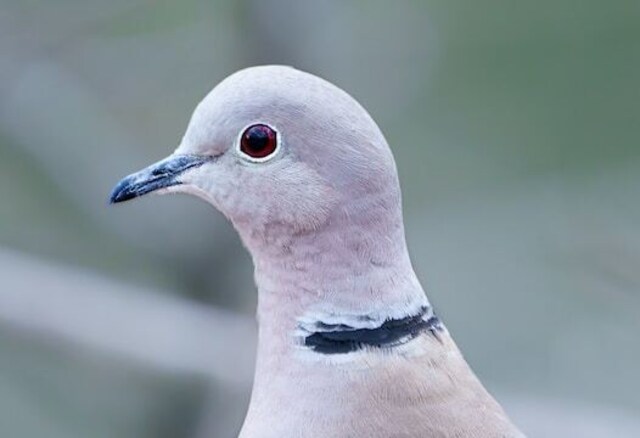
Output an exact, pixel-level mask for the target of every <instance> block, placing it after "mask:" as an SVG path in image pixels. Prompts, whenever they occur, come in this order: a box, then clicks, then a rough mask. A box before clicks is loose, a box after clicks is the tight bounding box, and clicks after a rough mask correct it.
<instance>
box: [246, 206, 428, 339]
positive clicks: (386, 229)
mask: <svg viewBox="0 0 640 438" xmlns="http://www.w3.org/2000/svg"><path fill="white" fill-rule="evenodd" d="M386 217H387V219H388V220H386V221H382V220H379V219H378V220H373V221H369V222H368V223H362V222H359V221H357V220H355V219H354V218H353V216H350V215H341V216H340V217H334V218H332V220H331V221H330V222H329V223H328V224H327V225H326V226H324V227H322V228H320V229H316V230H313V231H312V232H307V233H299V234H295V235H293V234H288V233H284V232H281V231H282V230H277V229H272V230H271V231H272V233H271V235H270V236H268V239H265V240H262V241H260V242H259V244H256V243H255V242H252V245H251V246H250V250H251V253H252V256H253V259H254V264H255V276H256V282H257V285H258V290H259V295H258V320H259V326H260V343H261V347H265V348H266V349H268V350H269V351H274V349H277V350H282V349H293V348H295V347H296V346H299V345H300V344H301V343H302V344H304V336H305V334H306V335H309V334H313V328H314V327H328V326H333V327H347V328H348V329H350V330H351V329H352V330H360V329H377V328H383V325H384V324H385V323H386V322H389V321H406V322H407V323H409V324H410V323H417V324H424V323H425V321H427V320H428V319H429V317H430V316H431V315H432V314H431V309H430V307H429V302H428V300H427V298H426V296H425V294H424V291H423V289H422V287H421V285H420V283H419V281H418V279H417V277H416V275H415V273H414V270H413V268H412V266H411V262H410V259H409V255H408V251H407V247H406V243H405V237H404V228H403V225H402V217H401V215H400V213H398V215H397V216H392V217H389V216H388V215H387V216H386ZM279 231H280V232H279ZM248 246H249V245H248ZM403 330H405V331H408V332H411V331H412V330H413V327H410V326H407V327H403ZM399 337H403V335H402V333H400V334H399ZM265 343H269V344H272V345H269V346H268V347H266V346H265V345H264V344H265Z"/></svg>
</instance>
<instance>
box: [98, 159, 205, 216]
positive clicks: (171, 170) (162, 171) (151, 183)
mask: <svg viewBox="0 0 640 438" xmlns="http://www.w3.org/2000/svg"><path fill="white" fill-rule="evenodd" d="M210 160H211V157H202V156H198V155H172V156H170V157H169V158H166V159H164V160H162V161H160V162H158V163H156V164H153V165H151V166H149V167H147V168H146V169H144V170H141V171H140V172H137V173H134V174H132V175H129V176H128V177H126V178H124V179H123V180H122V181H120V182H119V183H118V185H116V186H115V188H114V189H113V191H112V192H111V197H110V201H111V203H112V204H117V203H118V202H124V201H128V200H130V199H133V198H138V197H140V196H143V195H146V194H147V193H151V192H155V191H156V190H160V189H165V188H167V187H172V186H176V185H180V184H182V182H181V181H180V180H179V179H178V176H180V174H182V173H183V172H184V171H185V170H188V169H193V168H195V167H200V166H202V165H203V164H204V163H206V162H208V161H210Z"/></svg>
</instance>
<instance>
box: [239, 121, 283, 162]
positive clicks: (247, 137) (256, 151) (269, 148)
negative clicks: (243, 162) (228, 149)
mask: <svg viewBox="0 0 640 438" xmlns="http://www.w3.org/2000/svg"><path fill="white" fill-rule="evenodd" d="M277 147H278V138H277V134H276V131H274V130H273V129H272V128H271V127H270V126H267V125H263V124H258V125H251V126H249V127H248V128H247V129H245V130H244V132H243V133H242V137H240V151H241V152H243V153H244V154H246V155H248V156H249V157H251V158H254V159H257V160H261V159H263V158H267V157H268V156H269V155H271V154H273V153H274V152H275V150H276V149H277Z"/></svg>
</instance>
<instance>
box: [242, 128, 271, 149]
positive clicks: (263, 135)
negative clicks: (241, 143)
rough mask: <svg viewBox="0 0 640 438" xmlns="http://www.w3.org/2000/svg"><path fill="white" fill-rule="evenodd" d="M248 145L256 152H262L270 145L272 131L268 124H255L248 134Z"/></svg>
mask: <svg viewBox="0 0 640 438" xmlns="http://www.w3.org/2000/svg"><path fill="white" fill-rule="evenodd" d="M246 138H247V142H246V143H247V146H248V147H250V148H251V149H253V150H254V151H255V152H260V151H262V150H263V149H265V148H266V147H268V146H269V142H270V141H271V133H270V132H269V128H267V127H266V126H254V127H253V128H251V129H249V131H248V132H247V134H246Z"/></svg>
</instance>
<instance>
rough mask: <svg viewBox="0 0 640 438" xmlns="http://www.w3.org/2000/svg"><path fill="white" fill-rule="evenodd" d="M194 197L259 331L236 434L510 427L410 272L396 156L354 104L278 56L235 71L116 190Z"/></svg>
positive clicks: (455, 433) (428, 433)
mask: <svg viewBox="0 0 640 438" xmlns="http://www.w3.org/2000/svg"><path fill="white" fill-rule="evenodd" d="M151 192H154V193H175V192H183V193H190V194H193V195H196V196H198V197H200V198H202V199H204V200H205V201H207V202H209V203H210V204H212V205H213V206H215V207H216V208H217V209H218V210H220V211H221V212H222V213H223V214H224V215H225V216H226V217H227V218H228V219H229V220H230V221H231V222H232V223H233V225H234V227H235V228H236V230H237V231H238V233H239V234H240V237H241V239H242V241H243V243H244V245H245V246H246V247H247V248H248V250H249V252H250V253H251V256H252V258H253V263H254V265H255V280H256V283H257V286H258V292H259V293H258V297H259V298H258V310H257V316H258V321H259V341H258V354H257V363H256V371H255V380H254V386H253V391H252V395H251V402H250V404H249V410H248V413H247V417H246V419H245V422H244V425H243V427H242V430H241V432H240V436H241V437H243V438H263V437H264V438H270V437H274V438H275V437H277V438H282V437H295V438H298V437H310V438H319V437H372V438H376V437H380V438H382V437H447V438H449V437H476V438H480V437H482V438H486V437H492V438H493V437H521V436H523V435H522V433H521V432H520V431H519V430H518V429H517V428H516V427H515V426H514V425H513V424H512V423H511V422H510V420H509V419H508V417H507V416H506V414H505V413H504V411H503V410H502V408H501V407H500V405H499V404H498V403H497V402H496V401H495V400H494V399H493V398H492V397H491V395H490V394H489V393H488V392H487V391H486V390H485V389H484V387H483V386H482V384H481V383H480V382H479V381H478V379H477V378H476V376H475V375H474V374H473V372H472V371H471V369H470V368H469V366H468V365H467V363H466V362H465V360H464V359H463V357H462V355H461V354H460V352H459V350H458V348H457V347H456V345H455V343H454V342H453V340H452V339H451V337H450V336H449V333H448V331H447V329H446V328H445V326H444V325H443V324H442V323H441V321H440V320H439V319H438V317H437V316H436V315H435V314H434V312H433V309H432V307H431V305H430V304H429V301H428V300H427V298H426V295H425V293H424V291H423V289H422V287H421V285H420V283H419V281H418V279H417V277H416V275H415V273H414V271H413V268H412V266H411V261H410V259H409V254H408V251H407V246H406V242H405V236H404V225H403V220H402V209H401V199H400V198H401V196H400V186H399V182H398V176H397V171H396V166H395V162H394V159H393V155H392V154H391V151H390V149H389V146H388V145H387V142H386V140H385V138H384V136H383V135H382V133H381V132H380V130H379V128H378V126H377V125H376V123H375V122H374V121H373V120H372V118H371V117H370V116H369V114H368V113H367V112H366V110H365V109H364V108H362V107H361V106H360V105H359V104H358V103H357V102H356V101H355V100H354V99H353V98H352V97H351V96H349V95H348V94H347V93H346V92H344V91H342V90H341V89H339V88H337V87H336V86H334V85H332V84H330V83H329V82H326V81H324V80H322V79H320V78H318V77H316V76H313V75H311V74H308V73H304V72H301V71H299V70H295V69H293V68H290V67H282V66H263V67H253V68H249V69H246V70H242V71H239V72H237V73H235V74H233V75H231V76H229V77H228V78H227V79H225V80H224V81H222V82H221V83H220V84H219V85H218V86H216V87H215V88H214V89H213V90H212V91H211V92H210V93H209V94H208V95H207V96H206V97H205V98H204V100H203V101H202V102H201V103H200V104H199V105H198V107H197V108H196V110H195V112H194V114H193V116H192V118H191V121H190V123H189V126H188V128H187V132H186V134H185V135H184V137H183V139H182V142H181V143H180V146H179V147H178V149H177V150H176V151H175V152H174V153H173V154H172V155H171V156H169V157H168V158H166V159H164V160H162V161H160V162H159V163H157V164H154V165H152V166H150V167H148V168H147V169H144V170H142V171H140V172H138V173H135V174H133V175H130V176H128V177H127V178H125V179H123V180H122V181H121V182H120V183H119V184H118V185H117V186H116V188H115V189H114V191H113V193H112V195H111V201H112V202H114V203H117V202H122V201H126V200H128V199H132V198H135V197H138V196H142V195H144V194H147V193H151Z"/></svg>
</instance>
